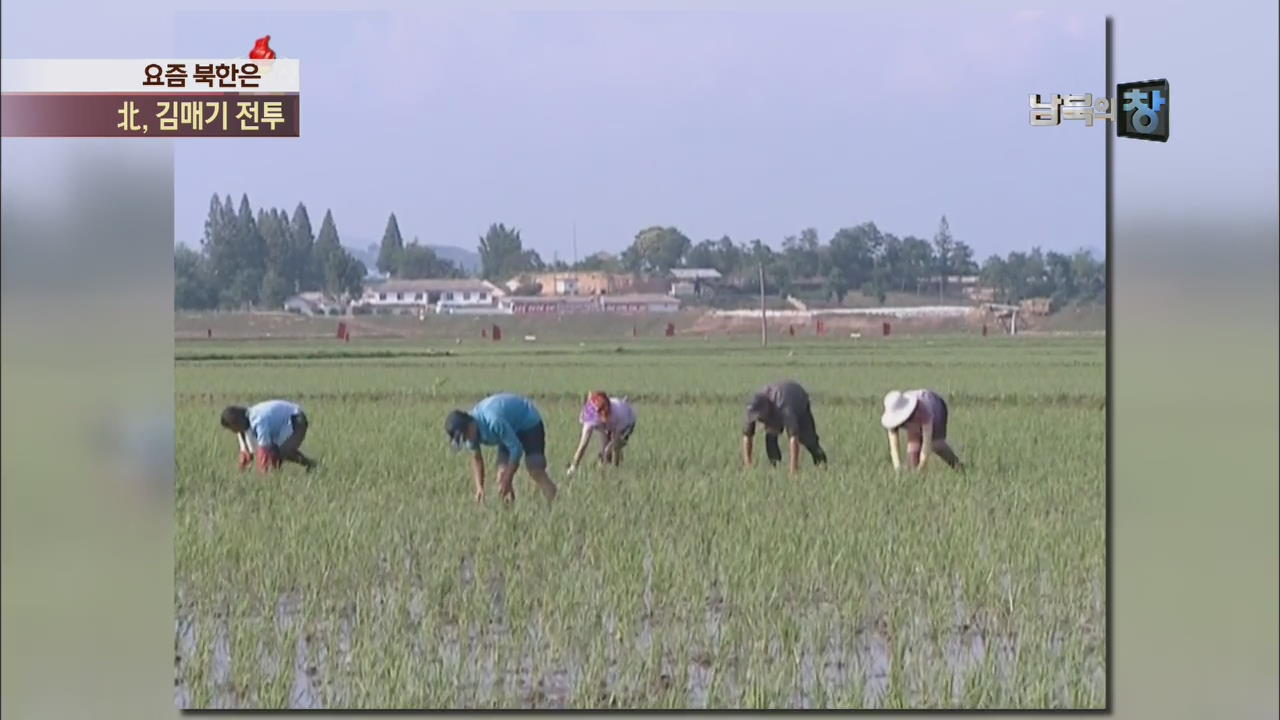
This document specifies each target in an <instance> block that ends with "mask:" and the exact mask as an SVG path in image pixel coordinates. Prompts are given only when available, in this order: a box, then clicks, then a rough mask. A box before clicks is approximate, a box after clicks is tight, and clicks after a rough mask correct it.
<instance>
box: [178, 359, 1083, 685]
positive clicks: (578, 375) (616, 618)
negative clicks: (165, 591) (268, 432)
mask: <svg viewBox="0 0 1280 720" xmlns="http://www.w3.org/2000/svg"><path fill="white" fill-rule="evenodd" d="M1105 367H1106V361H1105V340H1104V339H1103V338H1101V337H1092V338H1079V337H1076V338H1072V337H1052V338H1050V337H1044V338H1033V337H1019V338H1007V337H999V338H996V337H991V338H981V337H978V336H954V337H946V336H934V337H917V338H911V337H893V338H874V339H863V340H858V341H853V340H848V339H845V340H806V341H799V340H794V339H793V341H792V342H779V343H776V344H774V345H771V346H770V347H769V348H767V349H762V348H760V347H759V346H758V342H756V343H753V342H752V341H751V340H750V339H739V340H711V341H707V340H703V339H701V338H698V339H684V338H675V339H662V340H630V339H629V340H627V341H625V342H622V343H621V344H619V341H616V340H607V341H586V342H573V341H564V342H559V341H557V343H556V344H547V343H542V342H539V343H521V342H519V341H516V342H505V341H504V342H503V343H489V344H484V345H482V344H479V343H473V344H468V345H457V346H455V345H453V344H452V343H448V344H441V345H439V346H438V349H435V350H433V349H432V348H430V347H427V346H425V345H423V344H422V343H420V342H415V343H409V342H400V341H368V342H362V343H351V344H347V345H341V346H339V345H338V344H336V343H334V342H332V341H328V342H324V341H315V340H310V341H297V342H287V341H277V342H245V343H234V342H229V343H216V342H208V343H206V342H200V343H179V344H178V347H177V367H176V378H177V379H176V383H177V387H176V417H177V464H178V465H177V488H176V539H175V541H176V548H177V549H176V552H177V556H176V577H175V604H176V628H175V631H176V632H175V649H176V653H175V664H176V680H175V700H176V702H177V704H178V705H179V706H181V707H186V708H231V707H236V708H464V707H465V708H563V707H572V708H680V709H683V708H744V709H752V708H1092V709H1101V708H1105V707H1106V705H1107V695H1108V693H1107V673H1106V662H1107V652H1106V648H1107V637H1106V630H1107V623H1106V618H1107V609H1106V598H1107V593H1106V552H1107V543H1106V532H1107V523H1106V513H1107V506H1106V482H1107V479H1106V478H1107V474H1106V453H1105V447H1106V410H1105V408H1106V384H1105ZM785 378H792V379H795V380H797V381H799V382H801V383H802V384H804V385H805V386H806V387H807V388H808V389H809V391H810V394H811V395H812V397H813V402H814V414H815V417H816V419H817V423H818V431H819V433H820V434H821V436H822V442H823V445H824V446H825V448H826V450H827V454H828V455H829V457H830V464H829V466H828V467H826V468H823V469H815V468H814V467H813V466H812V464H811V463H810V461H809V459H808V457H807V455H806V456H805V457H804V458H803V460H802V465H801V472H800V474H799V475H798V476H797V477H794V478H793V477H789V476H788V475H787V473H786V471H785V469H784V468H783V467H781V466H780V467H779V468H776V469H774V468H770V467H769V466H768V464H767V463H765V462H762V461H763V457H762V455H763V447H758V448H757V453H758V455H760V456H761V457H759V458H758V460H759V461H761V462H758V463H757V466H756V467H755V468H753V469H748V470H744V469H743V467H742V464H741V460H740V457H739V451H740V445H739V443H740V438H741V426H742V417H743V412H744V409H745V405H746V402H747V399H748V397H749V395H750V394H751V393H752V392H753V391H754V390H755V389H757V388H758V387H759V386H761V385H764V384H765V383H767V382H771V381H774V380H779V379H785ZM917 387H929V388H932V389H935V390H937V391H939V392H941V393H942V394H943V395H944V396H945V397H946V398H947V400H948V402H949V404H950V410H951V414H950V426H949V432H948V435H949V437H950V439H951V441H952V445H953V447H955V449H956V450H957V452H958V453H959V454H960V456H961V458H962V459H964V460H965V462H966V463H967V464H968V465H969V468H968V470H967V472H965V473H963V474H961V473H957V472H953V471H951V470H949V469H948V468H947V467H946V466H945V465H943V464H942V463H939V462H936V459H935V462H934V463H931V466H930V467H928V468H927V469H926V470H925V471H924V472H923V473H918V474H917V473H909V472H903V473H900V474H895V473H894V472H893V470H892V468H891V466H890V463H889V458H888V447H887V442H886V438H885V433H884V431H883V430H882V429H881V428H880V426H879V423H878V417H879V413H880V403H881V398H882V397H883V394H884V393H885V392H886V391H887V390H889V389H910V388H917ZM591 389H603V390H606V391H608V392H609V393H610V394H614V395H625V396H628V397H630V399H631V400H632V401H633V402H634V404H635V407H636V409H637V414H638V417H639V420H638V425H637V429H636V432H635V435H634V437H633V438H632V442H631V445H630V446H629V448H628V453H627V456H626V462H625V464H624V465H623V466H622V467H621V468H616V469H615V468H609V469H602V468H599V467H597V466H595V465H594V464H593V463H592V462H584V467H583V469H582V470H580V471H579V473H578V474H577V475H575V476H573V477H571V478H566V477H565V476H564V469H565V467H566V466H567V464H568V461H569V458H570V455H571V453H572V451H573V449H574V446H575V444H576V441H577V438H578V435H579V426H578V424H577V418H578V410H579V408H580V406H581V403H582V400H583V396H584V395H585V393H586V392H587V391H588V390H591ZM503 390H505V391H511V392H518V393H523V394H526V395H528V396H530V397H531V398H533V399H534V401H535V402H536V403H537V405H538V407H539V408H540V410H541V411H542V414H543V417H544V420H545V422H546V426H547V440H548V452H547V455H548V459H549V462H550V469H551V472H552V477H553V478H554V479H555V480H556V481H557V483H559V485H560V496H559V498H558V500H557V501H556V503H555V504H554V505H553V506H550V507H548V505H547V504H546V503H545V502H544V501H543V500H542V498H541V496H540V495H539V494H538V493H537V491H536V488H535V486H534V484H533V482H532V481H531V480H529V478H528V477H527V476H526V475H524V474H523V471H522V472H521V474H520V475H518V476H517V478H516V484H515V488H516V494H517V499H516V502H515V503H514V504H512V505H509V506H504V505H503V504H502V503H501V502H499V501H498V499H497V493H496V490H494V489H493V488H495V485H494V484H493V483H494V482H495V481H494V480H493V467H492V466H493V451H492V449H490V450H488V451H487V452H486V461H487V464H488V466H489V469H490V480H489V482H490V488H491V492H490V493H489V499H488V500H487V501H486V502H485V503H484V504H483V505H477V504H476V503H475V502H474V500H473V499H472V487H471V480H470V476H469V467H468V462H467V458H466V455H465V454H453V453H451V452H450V451H449V448H448V445H447V443H446V439H445V435H444V432H443V419H444V416H445V414H446V413H447V412H448V411H449V410H451V409H454V408H455V407H458V408H462V409H468V408H470V407H471V406H472V405H473V404H474V403H475V402H476V401H478V400H479V399H481V398H482V397H484V396H485V395H486V394H489V393H492V392H496V391H503ZM275 397H281V398H285V399H290V400H293V401H295V402H298V403H300V404H301V405H302V406H303V408H304V409H305V410H306V412H307V414H308V417H309V419H310V422H311V427H310V431H309V433H308V436H307V439H306V442H305V444H304V446H303V450H304V451H306V452H307V453H308V454H310V455H311V456H313V457H315V458H316V459H318V461H319V462H320V467H319V468H318V469H316V470H315V471H314V472H312V473H310V474H307V473H304V472H303V471H302V470H301V468H298V467H296V466H292V467H286V469H285V470H284V471H283V472H280V473H276V474H273V475H271V476H268V477H263V476H260V475H258V474H257V473H255V472H252V471H250V472H246V473H241V472H239V471H238V470H237V469H236V467H235V459H236V443H235V440H234V439H233V437H232V436H231V435H230V434H229V433H227V432H225V431H223V430H221V428H220V427H219V426H218V420H217V418H218V413H219V411H220V410H221V408H222V407H223V406H224V405H226V404H230V403H239V404H246V405H247V404H251V403H253V402H258V401H260V400H264V399H269V398H275ZM596 448H598V445H593V448H592V451H591V452H590V453H589V454H588V455H587V458H588V459H591V458H593V457H594V450H595V449H596ZM784 452H785V448H784Z"/></svg>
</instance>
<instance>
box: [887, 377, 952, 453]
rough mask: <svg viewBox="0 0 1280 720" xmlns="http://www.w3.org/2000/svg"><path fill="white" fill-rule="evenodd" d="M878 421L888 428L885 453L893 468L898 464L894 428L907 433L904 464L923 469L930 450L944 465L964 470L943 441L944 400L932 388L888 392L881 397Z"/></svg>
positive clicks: (945, 415) (896, 434)
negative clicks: (887, 448) (880, 411)
mask: <svg viewBox="0 0 1280 720" xmlns="http://www.w3.org/2000/svg"><path fill="white" fill-rule="evenodd" d="M880 424H881V425H883V426H884V429H885V430H888V431H889V456H890V458H891V459H892V460H893V469H894V470H897V469H899V468H900V467H901V464H902V463H901V461H900V460H899V457H898V431H899V430H905V431H906V433H907V465H908V467H911V468H923V467H924V465H925V462H926V461H927V460H928V459H929V451H930V450H932V451H933V452H934V453H936V454H937V455H938V457H940V458H942V459H943V461H945V462H946V463H947V464H948V465H950V466H951V467H953V468H956V469H964V465H963V464H962V463H961V462H960V458H958V457H956V454H955V452H954V451H953V450H952V449H951V446H950V445H948V444H947V403H946V401H944V400H943V399H942V396H941V395H939V394H938V393H936V392H934V391H932V390H908V391H906V392H899V391H897V390H892V391H890V392H889V393H888V394H887V395H885V396H884V414H883V415H881V416H880Z"/></svg>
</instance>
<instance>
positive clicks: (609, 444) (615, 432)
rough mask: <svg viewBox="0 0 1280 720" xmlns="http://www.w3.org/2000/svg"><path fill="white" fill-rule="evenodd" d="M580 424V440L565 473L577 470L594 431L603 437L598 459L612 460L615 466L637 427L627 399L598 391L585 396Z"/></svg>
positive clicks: (633, 412)
mask: <svg viewBox="0 0 1280 720" xmlns="http://www.w3.org/2000/svg"><path fill="white" fill-rule="evenodd" d="M578 420H579V421H580V422H581V423H582V439H581V440H579V441H578V449H577V450H576V451H574V453H573V461H572V462H570V463H569V470H568V471H567V474H568V475H572V474H574V473H575V472H577V470H578V463H580V462H582V456H583V454H584V453H586V452H587V445H589V444H590V443H591V436H592V435H593V434H595V433H597V432H599V433H600V434H601V435H603V436H604V440H603V442H602V444H601V447H600V462H602V463H613V465H614V466H615V467H616V466H618V465H621V464H622V448H624V447H626V445H627V442H628V441H629V440H631V433H633V432H635V429H636V412H635V410H634V409H632V407H631V403H629V402H627V399H626V398H621V399H619V398H611V397H609V396H608V395H606V394H605V393H604V392H602V391H600V390H595V391H593V392H591V393H590V394H589V395H587V402H586V404H585V405H583V406H582V413H581V414H580V415H579V416H578Z"/></svg>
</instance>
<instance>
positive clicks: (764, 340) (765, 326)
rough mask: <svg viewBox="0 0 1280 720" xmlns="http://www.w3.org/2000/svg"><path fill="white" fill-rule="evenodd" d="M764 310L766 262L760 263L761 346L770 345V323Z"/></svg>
mask: <svg viewBox="0 0 1280 720" xmlns="http://www.w3.org/2000/svg"><path fill="white" fill-rule="evenodd" d="M765 318H766V315H765V310H764V263H760V347H769V323H768V321H767V320H766V319H765Z"/></svg>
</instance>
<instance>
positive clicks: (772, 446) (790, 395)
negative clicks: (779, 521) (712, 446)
mask: <svg viewBox="0 0 1280 720" xmlns="http://www.w3.org/2000/svg"><path fill="white" fill-rule="evenodd" d="M756 423H760V424H761V425H763V426H764V431H765V435H764V448H765V453H766V454H767V455H768V456H769V464H770V465H777V464H778V462H779V461H780V460H782V450H781V449H780V448H779V447H778V436H779V435H781V434H782V433H783V431H785V432H786V433H787V436H788V438H789V439H790V447H789V450H790V452H791V473H792V474H795V473H797V472H799V470H800V446H801V445H803V446H804V447H805V449H806V450H808V451H809V455H810V456H811V457H812V458H813V464H814V465H823V464H825V463H826V462H827V454H826V453H825V452H823V450H822V446H821V445H820V444H819V443H818V429H817V425H816V423H815V422H814V420H813V410H812V409H811V408H810V407H809V393H807V392H805V390H804V388H802V387H800V385H799V383H795V382H792V381H789V380H788V381H784V382H777V383H774V384H772V385H766V386H765V387H764V388H762V389H761V390H760V392H758V393H756V394H755V395H754V396H753V397H752V398H751V402H750V404H748V405H747V419H746V423H745V424H744V425H743V427H742V460H743V462H745V463H746V465H747V467H751V465H752V459H751V445H752V439H753V438H754V436H755V433H756Z"/></svg>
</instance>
